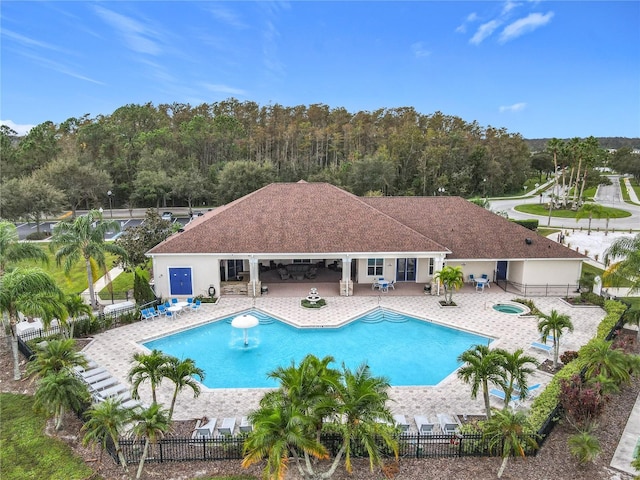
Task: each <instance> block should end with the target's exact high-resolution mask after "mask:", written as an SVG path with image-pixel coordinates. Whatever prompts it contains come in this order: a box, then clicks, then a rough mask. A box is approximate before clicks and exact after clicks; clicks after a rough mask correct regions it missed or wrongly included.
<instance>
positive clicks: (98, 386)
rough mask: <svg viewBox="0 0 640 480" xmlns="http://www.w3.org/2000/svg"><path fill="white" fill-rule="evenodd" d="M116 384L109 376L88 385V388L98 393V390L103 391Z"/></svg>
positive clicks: (116, 381)
mask: <svg viewBox="0 0 640 480" xmlns="http://www.w3.org/2000/svg"><path fill="white" fill-rule="evenodd" d="M116 383H118V380H116V379H115V378H113V377H112V376H109V377H108V378H105V379H104V380H101V381H99V382H95V383H91V384H89V388H90V389H91V390H93V391H94V392H99V391H100V390H104V389H105V388H109V387H113V386H114V385H115V384H116Z"/></svg>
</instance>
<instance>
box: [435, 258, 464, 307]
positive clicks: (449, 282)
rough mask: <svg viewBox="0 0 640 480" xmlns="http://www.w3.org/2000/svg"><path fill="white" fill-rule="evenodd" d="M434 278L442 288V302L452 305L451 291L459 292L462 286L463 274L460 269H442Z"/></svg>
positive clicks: (447, 267) (448, 267) (449, 267)
mask: <svg viewBox="0 0 640 480" xmlns="http://www.w3.org/2000/svg"><path fill="white" fill-rule="evenodd" d="M435 278H436V279H438V280H440V282H442V285H443V286H444V301H445V303H446V304H447V305H451V304H452V303H453V291H454V290H459V289H460V288H462V286H463V285H464V273H463V272H462V267H451V266H446V267H443V268H442V270H440V271H439V272H437V273H436V274H435Z"/></svg>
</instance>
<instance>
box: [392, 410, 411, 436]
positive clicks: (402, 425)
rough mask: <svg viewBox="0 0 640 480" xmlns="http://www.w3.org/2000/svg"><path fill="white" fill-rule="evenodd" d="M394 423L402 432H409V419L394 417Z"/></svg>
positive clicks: (402, 416)
mask: <svg viewBox="0 0 640 480" xmlns="http://www.w3.org/2000/svg"><path fill="white" fill-rule="evenodd" d="M393 421H394V422H395V424H396V427H398V428H399V429H400V430H401V431H403V432H406V431H407V430H409V424H408V423H407V417H405V416H404V415H399V414H398V415H394V416H393Z"/></svg>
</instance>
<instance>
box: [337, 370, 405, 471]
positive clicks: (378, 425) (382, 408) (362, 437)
mask: <svg viewBox="0 0 640 480" xmlns="http://www.w3.org/2000/svg"><path fill="white" fill-rule="evenodd" d="M342 369H343V373H342V384H341V385H340V388H339V390H338V403H339V407H338V414H339V416H338V418H342V419H343V420H344V421H343V422H336V423H334V424H333V425H334V426H335V427H336V429H337V430H338V431H339V432H340V433H341V434H342V446H341V447H340V451H339V452H338V454H337V455H336V458H335V460H334V462H333V465H332V467H331V469H330V470H329V472H328V473H329V474H333V472H334V471H335V469H336V467H337V466H338V463H339V462H340V457H341V455H342V453H344V456H345V468H346V470H347V472H349V473H351V471H352V467H351V448H352V446H353V445H354V444H357V443H359V444H362V445H364V447H365V449H366V451H367V454H368V456H369V466H370V468H371V471H372V472H373V467H374V466H375V465H382V464H383V455H382V451H381V449H380V445H379V443H378V441H376V439H379V440H382V442H383V443H384V444H385V446H386V447H388V448H389V449H391V450H392V451H393V452H394V454H395V457H396V460H397V458H398V441H397V439H396V435H395V434H396V431H395V428H393V427H392V426H391V425H392V423H393V422H392V419H393V417H392V415H391V412H390V411H389V409H388V407H387V402H388V400H389V387H390V385H389V380H388V379H387V378H385V377H375V376H373V375H371V371H370V369H369V366H368V365H366V364H362V365H360V366H359V367H358V368H357V369H356V370H355V371H351V370H349V369H348V368H346V367H345V366H344V365H343V366H342Z"/></svg>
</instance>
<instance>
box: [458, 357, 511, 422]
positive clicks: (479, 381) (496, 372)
mask: <svg viewBox="0 0 640 480" xmlns="http://www.w3.org/2000/svg"><path fill="white" fill-rule="evenodd" d="M458 362H461V363H463V365H462V366H461V367H460V368H459V369H458V378H460V379H461V380H462V381H463V382H465V383H469V384H470V385H471V397H472V398H476V397H477V396H478V391H479V390H480V387H482V395H483V397H484V407H485V411H486V413H487V418H491V403H490V401H489V382H492V383H495V384H496V385H505V384H506V374H505V371H504V369H503V368H502V363H503V356H502V355H501V354H500V352H496V351H492V350H490V349H489V347H487V346H486V345H476V346H474V347H472V348H470V349H469V350H466V351H465V352H462V354H460V356H459V357H458Z"/></svg>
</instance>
